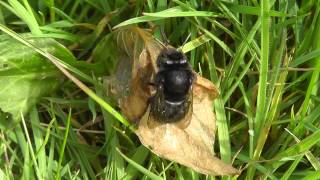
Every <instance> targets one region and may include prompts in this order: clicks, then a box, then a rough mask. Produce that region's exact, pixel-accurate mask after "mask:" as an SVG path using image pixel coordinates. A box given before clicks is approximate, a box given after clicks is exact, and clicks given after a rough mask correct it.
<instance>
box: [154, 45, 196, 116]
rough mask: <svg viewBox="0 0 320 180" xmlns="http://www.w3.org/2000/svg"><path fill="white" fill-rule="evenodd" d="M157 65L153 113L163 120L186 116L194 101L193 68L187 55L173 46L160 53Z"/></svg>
mask: <svg viewBox="0 0 320 180" xmlns="http://www.w3.org/2000/svg"><path fill="white" fill-rule="evenodd" d="M157 66H158V69H159V71H158V73H157V74H156V77H155V85H156V87H157V91H156V94H155V95H154V96H153V97H152V98H151V104H150V106H151V114H152V115H153V116H154V117H155V119H157V120H158V121H161V122H177V121H179V120H181V119H183V118H184V117H185V116H186V114H187V112H188V111H189V108H190V106H191V103H192V93H190V92H191V87H192V81H193V79H194V76H193V74H192V69H191V67H190V65H189V63H188V62H187V58H186V56H185V55H184V54H183V53H182V52H180V51H178V50H176V49H173V48H168V49H164V50H163V51H162V52H161V53H160V55H159V56H158V59H157Z"/></svg>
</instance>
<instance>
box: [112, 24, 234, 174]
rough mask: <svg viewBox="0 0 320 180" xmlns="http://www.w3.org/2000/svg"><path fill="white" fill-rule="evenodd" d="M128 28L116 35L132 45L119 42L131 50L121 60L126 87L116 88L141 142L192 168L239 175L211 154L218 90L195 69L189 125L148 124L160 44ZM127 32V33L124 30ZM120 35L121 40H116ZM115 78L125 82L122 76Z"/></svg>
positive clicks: (211, 172)
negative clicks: (152, 84)
mask: <svg viewBox="0 0 320 180" xmlns="http://www.w3.org/2000/svg"><path fill="white" fill-rule="evenodd" d="M130 28H131V29H130ZM130 28H128V29H125V30H124V31H125V32H126V33H123V31H121V30H120V31H119V32H118V36H117V37H118V38H117V41H118V43H119V42H123V43H125V40H127V41H129V42H130V43H129V44H131V45H132V46H133V47H126V46H127V45H121V46H122V47H125V51H130V50H131V51H134V52H129V53H128V52H127V53H126V54H127V58H126V59H125V61H123V62H120V63H127V64H128V63H129V64H130V66H128V67H127V68H129V72H130V73H127V74H129V75H127V78H128V79H129V80H128V81H126V82H127V83H126V88H117V91H118V94H121V96H120V97H119V104H120V108H121V110H122V112H123V114H124V115H125V116H126V117H127V118H128V119H129V120H131V121H132V122H135V123H136V124H137V130H136V134H137V135H138V137H139V139H140V141H141V143H142V144H143V145H145V146H146V147H147V148H149V149H150V150H151V151H152V152H153V153H155V154H157V155H158V156H161V157H163V158H166V159H169V160H173V161H175V162H178V163H180V164H182V165H185V166H188V167H191V168H192V169H194V170H196V171H198V172H200V173H203V174H209V175H233V174H239V171H238V170H237V169H235V168H233V167H232V166H231V165H229V164H226V163H224V162H223V161H222V160H220V159H219V158H217V157H215V156H214V152H213V142H214V139H215V131H216V124H215V121H216V119H215V114H214V112H213V109H212V104H213V101H214V99H215V98H216V97H217V96H218V95H219V91H218V89H217V88H216V87H215V85H214V84H212V82H211V81H209V80H207V79H205V78H203V77H201V76H200V75H198V74H196V73H195V72H194V74H195V75H196V80H195V81H194V82H193V85H192V97H193V104H192V106H193V108H192V109H191V111H190V112H191V119H190V123H189V124H188V126H187V127H186V128H180V127H179V126H177V124H176V123H161V124H160V125H159V126H156V127H155V128H150V127H149V126H148V121H150V116H149V114H150V107H149V98H150V97H152V96H153V94H154V91H155V89H154V88H153V87H152V86H150V85H149V83H150V82H152V80H153V78H154V76H155V74H156V72H157V68H156V65H155V64H156V60H157V57H158V55H159V53H160V51H161V49H162V48H163V46H162V45H161V44H160V43H159V42H158V41H156V40H154V38H153V37H152V35H151V34H149V33H148V32H147V31H144V30H142V29H139V28H138V27H130ZM128 31H129V32H130V33H127V32H128ZM119 34H120V35H119ZM119 36H121V38H123V41H121V40H119ZM134 40H135V41H134ZM132 42H135V43H132ZM141 47H143V48H141ZM138 49H139V50H138ZM119 67H120V69H118V71H117V73H116V74H118V76H119V74H120V76H119V77H122V78H123V72H124V65H121V64H120V65H119ZM121 75H122V76H121ZM118 80H120V81H122V82H125V81H124V80H123V79H119V78H118ZM117 82H119V81H117ZM121 89H122V90H123V89H125V90H126V92H127V93H119V91H120V90H121ZM117 91H116V92H117ZM151 120H152V119H151ZM181 121H183V120H181Z"/></svg>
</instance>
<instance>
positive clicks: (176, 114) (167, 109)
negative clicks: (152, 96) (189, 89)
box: [151, 99, 190, 123]
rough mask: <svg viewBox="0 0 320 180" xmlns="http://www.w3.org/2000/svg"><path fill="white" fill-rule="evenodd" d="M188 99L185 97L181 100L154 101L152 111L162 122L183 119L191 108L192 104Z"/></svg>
mask: <svg viewBox="0 0 320 180" xmlns="http://www.w3.org/2000/svg"><path fill="white" fill-rule="evenodd" d="M186 101H187V100H186V99H185V100H183V101H181V102H170V101H167V100H165V101H163V102H153V103H151V113H152V115H153V116H154V117H156V119H158V120H159V121H161V122H165V123H170V122H177V121H179V120H181V119H183V118H184V117H185V116H186V114H187V112H188V110H189V106H190V104H189V103H188V102H186Z"/></svg>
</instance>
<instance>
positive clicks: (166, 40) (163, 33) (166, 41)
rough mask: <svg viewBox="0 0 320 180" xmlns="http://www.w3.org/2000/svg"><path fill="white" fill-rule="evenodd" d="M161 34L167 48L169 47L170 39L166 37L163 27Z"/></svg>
mask: <svg viewBox="0 0 320 180" xmlns="http://www.w3.org/2000/svg"><path fill="white" fill-rule="evenodd" d="M160 32H161V36H162V39H163V41H164V44H165V46H168V44H169V40H168V37H167V36H166V33H165V32H164V27H163V26H161V27H160Z"/></svg>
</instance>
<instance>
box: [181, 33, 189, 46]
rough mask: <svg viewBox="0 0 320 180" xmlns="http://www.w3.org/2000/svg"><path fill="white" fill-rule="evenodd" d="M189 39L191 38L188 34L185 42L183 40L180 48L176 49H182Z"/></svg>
mask: <svg viewBox="0 0 320 180" xmlns="http://www.w3.org/2000/svg"><path fill="white" fill-rule="evenodd" d="M190 37H191V33H189V35H188V36H187V38H186V40H184V42H183V44H182V46H180V47H179V48H178V49H182V48H183V46H184V45H185V44H187V42H188V40H189V39H190Z"/></svg>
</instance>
